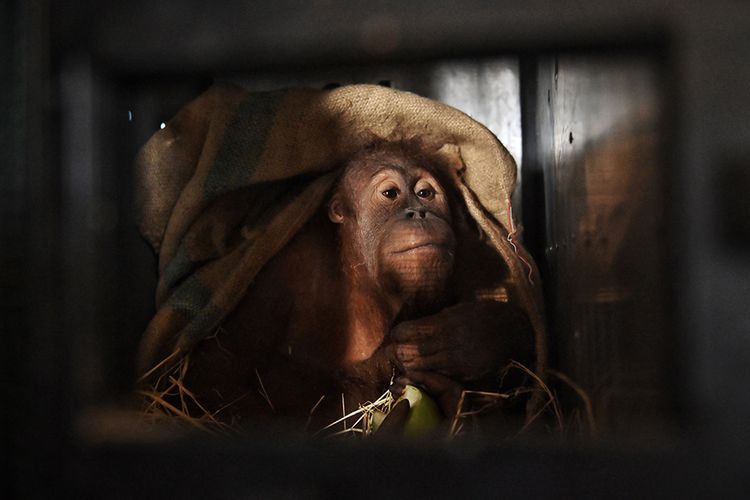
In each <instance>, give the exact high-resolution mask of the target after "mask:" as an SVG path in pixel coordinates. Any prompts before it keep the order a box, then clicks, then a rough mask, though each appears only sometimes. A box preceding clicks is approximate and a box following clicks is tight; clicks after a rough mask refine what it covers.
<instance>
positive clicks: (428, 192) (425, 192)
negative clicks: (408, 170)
mask: <svg viewBox="0 0 750 500" xmlns="http://www.w3.org/2000/svg"><path fill="white" fill-rule="evenodd" d="M417 196H419V197H420V198H432V197H433V196H435V191H433V190H432V189H431V188H424V189H420V190H419V191H417Z"/></svg>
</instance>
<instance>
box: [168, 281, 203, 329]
mask: <svg viewBox="0 0 750 500" xmlns="http://www.w3.org/2000/svg"><path fill="white" fill-rule="evenodd" d="M211 293H212V291H211V290H210V289H209V288H207V287H206V286H204V285H203V284H202V283H201V282H200V280H198V277H197V276H196V275H192V276H190V277H188V278H187V279H186V280H185V281H183V282H182V283H181V284H180V286H178V287H177V288H175V290H174V292H172V295H170V296H169V298H168V299H167V305H168V306H169V307H171V308H172V309H174V310H176V311H180V312H181V313H183V314H185V315H186V316H187V317H188V318H189V319H190V320H193V319H194V318H195V317H196V316H198V315H199V314H202V310H203V309H204V308H205V307H206V304H208V301H209V300H211Z"/></svg>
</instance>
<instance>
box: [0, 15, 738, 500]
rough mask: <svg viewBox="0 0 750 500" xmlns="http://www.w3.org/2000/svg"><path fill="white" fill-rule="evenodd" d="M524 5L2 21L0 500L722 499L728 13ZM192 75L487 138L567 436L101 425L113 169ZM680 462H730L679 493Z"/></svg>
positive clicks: (733, 317)
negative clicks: (544, 331)
mask: <svg viewBox="0 0 750 500" xmlns="http://www.w3.org/2000/svg"><path fill="white" fill-rule="evenodd" d="M537 4H538V5H537ZM691 5H692V4H691ZM550 7H552V6H551V5H550V4H549V2H535V3H533V5H531V4H529V5H525V6H520V5H517V4H514V3H508V4H507V5H505V4H503V5H495V4H491V3H488V2H481V1H478V2H470V3H469V4H467V5H463V6H461V7H460V8H458V7H455V6H450V5H448V4H443V3H434V4H431V3H429V2H417V3H415V4H413V5H408V6H403V5H395V4H393V5H384V6H382V7H381V6H371V5H367V4H366V3H362V2H353V3H351V4H344V3H341V2H335V1H320V2H313V3H311V4H310V5H308V6H305V7H302V8H299V7H298V6H294V5H292V3H291V2H281V3H276V4H273V5H270V4H269V5H262V4H257V5H256V4H246V3H242V2H230V3H228V4H227V5H226V6H224V7H222V8H215V7H209V6H208V5H203V4H201V3H199V2H183V3H181V4H180V5H177V4H174V3H166V4H152V3H150V2H136V3H135V4H132V3H131V4H128V5H127V6H125V5H118V4H116V3H114V2H112V3H107V2H105V3H102V4H99V5H96V6H94V5H93V4H86V5H84V6H82V7H80V8H79V9H74V8H73V7H71V6H68V5H66V4H64V3H62V2H43V1H40V2H30V3H24V2H15V3H10V4H8V6H7V7H4V8H3V9H4V10H5V13H7V14H8V15H7V16H6V19H7V20H4V21H3V25H4V28H6V27H7V28H8V29H7V30H4V32H5V33H6V35H4V36H5V37H6V38H7V39H8V44H6V48H4V49H3V51H4V55H6V56H7V58H8V61H11V64H10V66H11V67H12V68H13V70H14V71H15V74H16V75H15V76H16V77H17V78H15V79H11V78H4V80H3V88H5V89H7V90H8V92H6V98H5V101H4V104H5V107H6V109H7V110H8V111H7V112H6V116H8V117H10V118H11V119H10V120H7V121H6V122H4V124H3V131H4V135H5V139H4V141H5V144H6V146H7V150H9V151H12V154H11V155H10V157H11V160H12V161H11V163H10V166H11V168H10V169H9V170H8V172H9V173H8V176H7V182H6V183H5V185H6V188H5V189H6V191H7V196H6V197H5V201H4V202H3V208H4V212H5V213H4V215H5V217H4V218H5V219H6V220H7V224H4V226H5V227H4V231H5V232H6V235H7V240H8V242H9V244H8V245H5V244H4V246H5V252H6V255H5V256H4V262H5V264H4V268H5V269H7V274H8V278H9V281H10V283H11V285H16V286H18V287H19V289H20V290H22V292H21V293H17V294H9V298H8V299H7V300H6V301H4V302H5V304H7V305H8V306H9V307H8V308H7V309H8V314H7V315H6V318H7V324H8V325H9V327H10V330H11V332H12V334H11V337H10V338H11V340H12V348H11V349H8V351H7V352H8V353H9V355H8V360H7V363H5V364H6V366H7V367H8V368H9V371H10V373H12V374H14V375H18V377H19V379H20V380H21V382H20V383H19V384H16V385H14V387H15V389H14V390H13V391H12V392H11V397H10V398H9V401H15V402H16V403H14V404H10V405H8V410H7V411H6V412H4V413H5V414H6V417H7V422H8V423H7V425H6V428H7V429H14V428H15V429H18V432H17V433H16V432H8V433H7V434H8V437H7V443H8V445H9V446H10V447H11V449H12V450H13V454H12V455H9V459H10V460H12V466H13V467H14V470H15V471H17V478H18V479H17V481H16V482H14V483H13V484H12V485H11V487H12V489H11V491H10V494H11V496H12V495H14V494H18V495H20V496H22V497H35V496H43V495H45V494H46V493H47V492H48V491H49V489H50V487H53V486H54V485H58V486H59V488H60V489H61V490H64V491H69V492H71V493H74V494H76V495H77V496H82V497H102V496H115V497H123V498H135V497H142V496H146V497H151V496H156V495H170V496H172V495H180V494H184V495H190V496H195V495H200V496H207V497H221V498H223V497H235V496H243V497H244V496H251V497H255V496H257V497H263V498H266V497H271V498H275V497H284V498H286V497H297V496H305V497H307V496H312V497H316V496H321V497H326V496H343V495H364V496H365V497H370V496H381V495H396V496H407V495H408V496H414V495H419V496H426V495H435V496H458V495H461V496H464V495H469V496H474V495H482V496H485V495H495V494H497V493H498V492H502V494H503V495H508V496H511V495H512V496H516V495H518V496H520V495H532V496H545V497H546V496H557V495H560V494H563V495H568V494H569V495H576V496H587V495H590V496H601V495H604V494H620V495H624V496H632V495H635V494H638V492H639V491H640V492H641V493H643V491H642V489H646V490H647V491H646V493H647V494H648V495H649V496H650V495H658V494H660V493H664V494H665V493H675V492H682V493H691V494H693V493H695V492H699V493H700V492H702V493H704V494H706V493H708V492H710V491H713V490H716V489H720V490H722V491H726V492H732V493H734V492H735V491H736V490H735V488H739V487H741V486H742V484H744V483H741V482H738V480H736V479H735V476H734V473H735V472H736V471H737V470H739V469H741V464H742V463H743V458H744V456H745V454H746V452H744V451H743V450H742V449H739V448H741V447H735V446H736V444H737V443H739V442H741V439H738V438H740V437H742V436H744V433H746V431H745V430H744V428H743V426H742V425H741V422H742V421H743V418H744V416H746V415H747V412H748V409H750V405H748V404H747V403H746V402H745V401H744V399H743V398H742V390H741V389H742V383H741V382H742V381H741V377H740V376H739V374H740V373H741V369H742V367H743V366H744V364H745V363H744V361H745V357H744V354H743V349H744V347H746V344H747V341H746V339H745V338H744V337H745V335H744V333H745V332H746V329H747V325H748V320H747V313H746V308H745V307H744V306H743V300H742V298H743V297H745V296H746V295H745V293H746V292H747V288H748V281H747V278H746V276H750V273H747V268H748V259H747V244H746V241H747V227H746V224H745V225H743V223H742V222H741V221H742V220H744V215H748V214H747V204H746V203H744V202H742V199H743V194H744V191H745V189H746V188H747V187H749V186H748V182H747V181H748V177H747V175H744V174H743V172H744V167H743V165H744V163H743V162H745V158H746V151H745V148H746V146H745V144H746V138H747V137H746V136H747V130H746V127H744V128H743V126H742V123H744V120H745V119H746V117H747V115H748V114H749V112H748V109H749V108H748V100H747V98H746V97H745V94H744V92H743V89H744V87H743V82H744V81H746V80H747V78H746V77H747V76H750V75H748V74H747V70H746V69H745V67H744V65H742V64H738V63H741V62H742V61H743V58H742V55H747V52H748V51H749V50H750V44H748V42H747V40H746V37H745V36H743V33H744V31H743V30H744V29H745V28H746V24H747V22H746V21H745V19H748V17H747V15H745V16H744V17H743V16H742V15H738V14H740V12H739V11H741V10H742V9H743V8H742V7H737V6H731V7H730V6H723V7H717V8H716V9H711V10H710V12H709V11H707V10H706V9H705V8H701V7H698V6H691V7H689V8H686V10H685V12H684V13H682V14H676V13H666V12H663V11H662V10H660V8H659V6H658V5H656V3H646V4H644V5H643V6H642V7H643V12H644V14H643V15H642V16H641V15H637V14H633V13H630V12H629V10H628V6H627V5H626V4H625V3H624V2H615V4H614V5H613V7H612V11H611V12H609V11H607V9H602V8H599V7H595V6H594V5H593V4H591V5H589V4H587V3H585V2H584V4H581V5H579V6H578V7H577V8H576V9H573V10H570V11H565V12H563V13H556V12H555V10H554V9H551V8H550ZM735 9H737V11H735ZM746 11H747V9H744V11H743V12H742V13H744V14H747V13H748V12H746ZM704 18H706V19H710V20H712V21H713V22H714V24H713V25H710V26H709V25H708V23H705V22H701V20H702V19H704ZM730 46H731V48H732V50H731V51H730V50H728V47H730ZM717 75H718V76H717ZM216 79H221V80H229V81H232V82H235V83H238V84H240V85H241V86H243V87H245V88H248V89H253V90H269V89H275V88H280V87H286V86H311V87H316V88H323V87H325V86H330V85H340V84H347V83H376V84H380V85H385V86H390V87H393V88H397V89H400V90H407V91H410V92H414V93H417V94H420V95H424V96H426V97H429V98H432V99H435V100H437V101H441V102H444V103H447V104H449V105H452V106H454V107H456V108H458V109H460V110H462V111H464V112H466V113H467V114H469V115H471V116H472V117H474V118H475V119H477V120H478V121H480V122H482V123H484V124H485V125H487V126H488V128H489V129H490V130H491V131H493V133H495V134H496V135H497V136H498V138H500V140H501V141H502V142H503V143H504V144H505V145H506V147H507V148H508V149H509V150H510V152H511V154H512V155H513V156H514V158H515V160H516V162H517V164H518V166H519V183H518V187H517V191H516V192H515V193H514V211H515V215H516V219H517V220H518V221H519V222H520V223H521V226H522V228H523V241H524V244H525V245H526V246H527V248H528V249H529V251H530V252H531V253H532V255H533V256H534V258H535V260H536V261H537V264H538V265H539V266H540V268H541V271H542V279H543V283H544V292H545V307H546V309H547V327H548V340H549V358H550V361H549V366H550V368H551V369H552V371H554V372H555V373H558V374H560V375H559V377H560V380H563V381H567V382H564V383H562V384H561V385H560V386H559V394H558V395H559V397H560V398H561V400H562V402H563V404H567V405H569V407H570V408H574V409H575V411H576V412H578V413H579V415H578V417H577V418H579V419H582V420H585V419H586V418H591V419H593V422H595V424H594V426H593V427H591V426H589V430H592V429H594V430H595V433H594V434H595V435H593V436H592V435H591V433H589V434H586V435H582V436H579V437H577V438H573V439H567V440H561V439H560V438H559V436H555V435H554V434H552V435H550V437H549V438H548V439H540V440H516V441H510V442H507V443H501V444H497V443H496V442H494V441H492V440H490V439H488V440H487V441H486V442H471V443H452V444H451V445H448V446H444V445H443V444H442V443H422V444H420V445H419V446H411V445H405V446H396V445H394V444H393V443H384V444H380V445H378V444H377V443H376V444H370V443H368V444H367V445H366V446H360V445H358V444H352V443H324V444H320V443H315V442H312V443H311V442H306V441H299V440H297V439H295V438H294V437H292V436H284V435H275V434H273V435H269V434H268V433H264V432H263V431H262V430H259V432H258V433H257V434H252V435H250V436H246V437H244V438H242V439H225V438H220V439H217V438H213V437H207V436H202V435H193V434H188V435H183V434H181V433H175V434H170V433H168V432H165V431H163V430H160V431H159V432H152V431H149V430H148V429H147V428H145V429H144V428H143V427H139V426H138V425H134V424H133V420H132V419H131V418H130V416H129V415H128V414H127V412H123V411H122V408H123V406H124V403H126V402H127V401H128V399H129V398H130V397H131V394H132V388H133V378H134V372H133V365H134V357H135V352H136V348H137V344H138V342H139V340H140V335H141V333H142V332H143V330H144V328H145V326H146V324H147V322H148V320H149V319H150V318H151V317H152V316H153V314H154V305H153V293H154V289H155V286H156V263H155V258H154V256H153V254H152V253H151V250H150V249H149V248H148V246H147V245H146V244H145V243H144V242H143V240H142V239H141V238H140V236H139V235H138V233H137V231H136V229H135V226H136V221H135V212H134V209H133V204H134V195H135V193H134V189H135V179H134V175H133V168H132V164H133V159H134V157H135V156H136V153H137V151H138V149H139V148H140V147H141V146H142V144H143V143H144V142H145V141H146V140H147V139H148V138H149V137H150V136H151V134H153V133H154V132H155V131H156V130H158V129H159V127H160V126H162V125H163V123H165V122H167V121H168V120H169V119H170V118H171V117H172V116H173V115H174V114H175V113H176V112H177V111H178V110H179V109H180V108H181V107H182V106H183V105H184V104H185V103H186V102H188V101H189V100H190V99H192V98H193V97H195V96H197V95H198V94H199V93H200V92H202V91H203V90H205V89H206V88H207V87H208V86H209V85H210V84H211V83H212V82H213V81H215V80H216ZM712 221H720V223H713V222H712ZM737 221H739V222H737ZM717 228H718V229H717ZM5 239H6V238H4V240H5ZM743 272H744V273H743ZM51 416H54V418H50V417H51ZM706 438H707V439H706ZM706 457H708V459H709V460H716V459H718V458H719V457H730V458H731V459H732V460H730V461H729V462H728V463H727V464H726V465H725V466H723V467H722V468H721V470H720V471H719V472H717V471H713V470H712V472H713V475H711V477H701V472H702V471H703V468H702V467H703V465H702V464H703V463H704V461H705V460H706V459H707V458H706ZM407 471H408V472H407ZM561 492H563V493H561Z"/></svg>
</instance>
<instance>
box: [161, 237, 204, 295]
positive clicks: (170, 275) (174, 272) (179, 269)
mask: <svg viewBox="0 0 750 500" xmlns="http://www.w3.org/2000/svg"><path fill="white" fill-rule="evenodd" d="M197 265H198V263H197V262H194V261H192V260H191V259H190V257H189V256H188V251H187V248H186V246H185V242H184V241H183V242H182V243H180V246H179V247H177V252H175V254H174V257H172V259H171V260H170V261H169V264H167V267H165V268H164V273H163V274H162V276H161V279H162V281H163V282H164V286H165V289H167V290H171V289H172V288H173V287H174V286H175V285H176V284H177V283H179V282H180V281H181V280H182V279H183V278H185V276H187V275H189V274H190V273H191V272H192V271H193V270H194V269H195V267H196V266H197Z"/></svg>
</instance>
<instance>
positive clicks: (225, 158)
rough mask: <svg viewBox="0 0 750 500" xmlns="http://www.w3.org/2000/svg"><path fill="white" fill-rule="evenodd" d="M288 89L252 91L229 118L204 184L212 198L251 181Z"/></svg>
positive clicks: (207, 193)
mask: <svg viewBox="0 0 750 500" xmlns="http://www.w3.org/2000/svg"><path fill="white" fill-rule="evenodd" d="M285 93H286V92H285V91H274V92H259V93H253V94H249V95H248V96H247V98H245V100H244V101H242V103H240V105H239V106H238V107H237V111H236V112H235V113H234V115H233V116H232V118H231V119H230V120H229V124H228V125H227V129H226V133H225V136H224V140H223V142H222V144H221V146H220V147H219V150H218V152H217V154H216V160H215V161H214V165H213V167H212V168H211V171H210V172H209V174H208V177H207V178H206V183H205V185H204V187H203V190H204V193H205V196H206V197H207V198H208V199H209V200H210V199H214V198H216V197H217V196H219V195H221V194H223V193H226V192H228V191H232V190H234V189H237V188H240V187H244V186H248V185H249V184H251V181H252V178H253V175H254V174H255V170H256V169H257V168H258V161H259V160H260V157H261V155H262V154H263V151H264V150H265V146H266V141H267V139H268V135H269V133H270V131H271V127H272V125H273V120H274V116H275V114H276V109H277V108H278V105H279V102H280V101H281V99H282V97H283V96H284V94H285Z"/></svg>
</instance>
